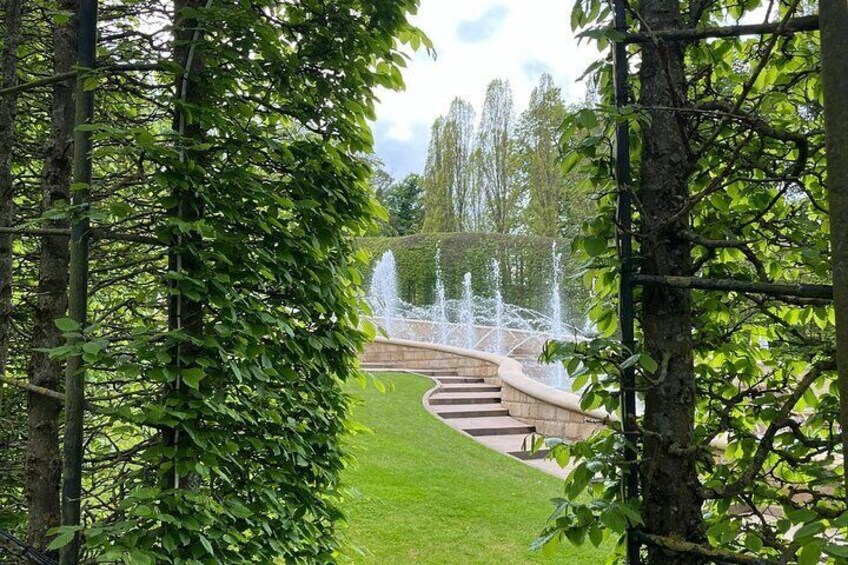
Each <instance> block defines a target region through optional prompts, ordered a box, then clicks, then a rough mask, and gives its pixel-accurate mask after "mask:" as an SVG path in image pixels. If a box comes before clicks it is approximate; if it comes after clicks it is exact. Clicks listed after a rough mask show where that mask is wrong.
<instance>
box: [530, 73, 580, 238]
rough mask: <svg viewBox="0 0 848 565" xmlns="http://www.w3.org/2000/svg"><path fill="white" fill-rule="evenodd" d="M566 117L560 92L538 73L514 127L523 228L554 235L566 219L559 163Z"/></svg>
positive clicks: (536, 232) (561, 172) (542, 234)
mask: <svg viewBox="0 0 848 565" xmlns="http://www.w3.org/2000/svg"><path fill="white" fill-rule="evenodd" d="M565 116H566V108H565V104H563V102H562V92H561V90H560V89H559V88H558V87H557V86H556V85H555V84H554V81H553V78H552V77H551V75H549V74H544V75H542V78H541V80H540V81H539V85H538V86H537V87H536V88H534V89H533V93H532V94H531V95H530V104H529V106H528V108H527V110H526V111H525V112H524V114H522V116H521V120H520V122H519V126H518V136H517V137H518V140H519V144H520V151H521V167H522V169H523V172H524V175H523V180H524V182H525V183H526V186H525V191H526V194H527V195H528V202H527V209H526V227H527V230H528V231H529V232H531V233H533V234H535V235H541V236H547V237H557V236H558V235H560V232H561V228H562V227H563V223H565V222H566V221H567V220H568V217H569V211H570V210H569V206H568V200H567V198H566V192H567V179H566V176H565V174H564V173H563V170H562V167H561V166H560V164H559V148H558V147H559V128H560V126H561V125H562V123H563V120H564V119H565Z"/></svg>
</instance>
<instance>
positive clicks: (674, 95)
mask: <svg viewBox="0 0 848 565" xmlns="http://www.w3.org/2000/svg"><path fill="white" fill-rule="evenodd" d="M639 9H640V12H641V15H642V16H643V17H644V22H645V24H644V25H645V27H646V28H649V29H651V30H654V31H656V30H662V29H668V28H680V27H682V22H681V17H680V9H679V3H678V2H677V0H641V2H640V4H639ZM639 78H640V85H641V86H640V100H639V102H640V104H641V105H642V106H643V107H646V108H653V107H666V108H668V107H675V106H680V105H682V104H683V103H684V99H685V96H686V78H685V74H684V62H683V50H682V48H681V46H680V44H679V43H660V44H654V43H651V44H646V45H644V46H643V49H642V65H641V68H640V71H639ZM681 116H682V115H681V114H678V113H675V112H668V111H652V112H650V116H649V118H650V119H649V121H648V122H647V123H646V124H644V125H643V126H642V158H641V179H640V185H639V189H638V201H639V202H640V204H641V209H640V210H641V228H640V238H639V241H640V252H641V257H642V262H641V271H642V273H644V274H648V275H663V276H668V275H673V276H687V275H690V274H691V270H692V263H691V244H690V243H689V242H688V241H687V240H686V239H685V238H683V237H682V234H683V233H684V232H685V231H686V229H687V227H688V221H689V220H688V217H687V216H686V215H679V214H678V211H679V210H680V209H681V208H682V207H683V206H684V204H685V202H686V200H687V194H688V184H687V178H688V175H689V172H690V170H691V163H690V160H689V158H688V154H687V151H686V139H685V135H686V126H685V124H684V122H683V119H682V117H681ZM642 328H643V332H644V339H645V347H646V349H647V351H648V353H649V354H650V355H651V357H653V358H654V359H655V360H656V361H657V363H658V364H659V369H658V370H657V371H656V373H655V374H654V375H653V376H652V377H651V378H652V379H653V381H654V382H650V383H647V385H646V386H647V391H646V394H645V416H644V423H643V432H644V435H643V446H644V447H643V454H642V463H641V468H640V477H641V487H642V497H643V500H644V508H643V517H644V520H645V528H646V530H647V532H648V533H649V534H655V535H660V536H668V537H675V538H678V539H681V540H685V541H689V542H696V543H698V542H703V541H704V531H703V517H702V513H701V505H702V500H701V497H700V494H699V490H700V489H699V482H698V474H697V471H696V467H695V453H694V452H693V450H692V449H691V447H692V433H693V428H694V420H695V371H694V355H693V345H692V308H691V304H690V291H689V290H688V289H680V288H670V287H663V286H659V285H648V286H646V287H645V289H644V293H643V297H642ZM648 553H649V562H650V563H654V564H660V563H661V564H663V565H675V564H680V565H683V564H691V563H693V561H692V557H690V556H681V555H678V554H675V553H674V552H671V551H668V550H667V549H664V548H661V547H651V548H649V552H648Z"/></svg>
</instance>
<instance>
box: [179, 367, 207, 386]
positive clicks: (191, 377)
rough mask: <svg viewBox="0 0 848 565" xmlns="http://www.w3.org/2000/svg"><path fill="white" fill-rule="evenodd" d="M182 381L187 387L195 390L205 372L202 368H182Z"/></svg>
mask: <svg viewBox="0 0 848 565" xmlns="http://www.w3.org/2000/svg"><path fill="white" fill-rule="evenodd" d="M181 375H182V379H183V382H184V383H185V384H186V385H188V386H189V387H191V388H193V389H195V390H197V389H198V388H199V387H200V381H202V380H203V379H204V377H206V373H205V372H204V371H203V369H199V368H192V369H184V370H183V371H182V372H181Z"/></svg>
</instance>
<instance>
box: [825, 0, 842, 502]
mask: <svg viewBox="0 0 848 565" xmlns="http://www.w3.org/2000/svg"><path fill="white" fill-rule="evenodd" d="M819 7H820V10H819V17H820V19H819V21H820V22H821V46H822V84H823V86H824V98H825V100H824V102H825V106H824V115H825V129H826V132H827V189H828V203H829V204H830V238H831V244H832V247H833V251H832V253H833V257H832V263H833V298H834V300H835V302H836V364H837V367H838V369H839V396H840V403H841V414H840V416H841V422H840V423H841V427H842V430H843V434H842V456H843V460H844V464H845V465H846V468H845V470H846V473H845V478H844V480H845V493H846V496H848V433H845V432H844V430H846V429H848V5H846V4H845V2H844V1H843V0H821V2H819Z"/></svg>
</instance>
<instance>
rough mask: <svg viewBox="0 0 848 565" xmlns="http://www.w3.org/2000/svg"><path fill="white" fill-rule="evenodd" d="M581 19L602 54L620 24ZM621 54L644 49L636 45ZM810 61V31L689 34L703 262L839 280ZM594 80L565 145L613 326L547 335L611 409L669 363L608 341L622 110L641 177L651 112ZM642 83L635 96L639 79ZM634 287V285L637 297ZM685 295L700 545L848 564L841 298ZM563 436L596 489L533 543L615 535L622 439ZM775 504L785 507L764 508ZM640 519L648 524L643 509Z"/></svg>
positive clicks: (594, 286) (716, 12)
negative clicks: (838, 371)
mask: <svg viewBox="0 0 848 565" xmlns="http://www.w3.org/2000/svg"><path fill="white" fill-rule="evenodd" d="M757 5H758V4H757V3H754V4H751V3H745V4H740V5H734V6H731V5H729V4H728V3H714V4H711V5H709V6H704V5H700V6H701V8H699V9H698V10H696V11H694V12H690V11H689V9H688V8H684V10H683V11H684V13H687V14H694V17H695V19H696V21H692V22H690V25H692V26H693V27H708V26H711V25H722V24H726V23H727V22H728V20H729V18H739V17H741V16H743V15H750V13H751V11H752V10H753V9H754V8H755V7H756V6H757ZM636 10H638V7H637V8H636ZM792 10H794V5H793V8H791V9H790V8H789V7H788V3H786V2H782V3H778V4H777V5H775V7H774V8H773V9H772V10H771V17H770V19H771V20H777V19H780V18H783V17H786V16H788V15H791V12H792ZM796 13H797V12H796ZM760 17H762V16H760ZM628 18H629V25H630V26H631V27H632V28H637V27H638V26H639V22H638V20H637V19H636V18H635V17H633V14H630V15H629V16H628ZM572 26H573V27H574V28H575V29H580V30H581V35H582V36H583V37H585V38H588V39H590V40H591V41H594V42H596V43H597V45H598V46H599V48H600V49H601V50H602V51H603V52H604V53H608V50H609V45H610V44H609V39H610V38H611V37H613V36H614V32H613V31H611V29H610V26H611V22H610V13H609V8H608V7H607V6H606V4H603V3H601V2H597V1H594V0H584V1H580V2H577V3H576V4H575V7H574V10H573V17H572ZM629 49H630V54H631V56H632V57H633V58H634V59H635V58H637V57H638V54H637V53H638V51H639V48H638V47H637V46H631V47H630V48H629ZM760 61H763V64H762V65H761V66H759V62H760ZM818 61H819V53H818V45H817V40H816V38H815V37H814V36H812V35H808V34H799V35H794V36H787V37H776V38H774V39H773V41H772V40H771V39H769V40H763V41H761V40H759V39H757V38H746V39H721V40H716V41H705V42H698V43H692V44H689V45H687V49H686V69H687V78H688V80H689V86H688V88H689V91H688V92H686V93H681V104H682V105H684V107H685V108H686V109H687V110H689V111H687V112H681V121H680V123H681V127H684V128H685V129H686V132H687V138H688V139H689V140H690V141H691V143H692V146H691V147H690V151H691V155H692V158H693V164H692V172H691V175H690V177H689V184H690V200H689V201H688V202H685V203H681V206H682V207H685V208H686V212H687V213H688V214H689V215H690V217H691V220H690V225H689V230H690V232H689V233H688V234H682V236H683V237H687V238H690V241H692V243H693V253H692V261H693V271H692V274H693V275H695V276H700V277H713V278H735V279H741V280H749V281H759V282H778V283H798V282H808V283H826V282H827V281H828V280H829V278H830V267H829V246H828V233H827V232H828V218H827V213H826V208H825V205H824V202H826V192H825V179H824V163H823V162H822V158H821V155H823V154H824V152H823V141H824V140H823V137H822V132H823V127H822V108H823V101H822V97H821V85H820V77H819V76H818ZM589 76H590V80H591V81H592V84H593V87H594V88H595V89H596V91H597V92H598V93H599V96H600V98H599V103H598V106H597V107H596V108H587V109H584V110H581V111H579V112H577V113H575V114H573V115H571V116H569V117H568V118H567V119H566V121H565V124H564V127H563V145H564V148H565V149H564V150H565V151H566V153H567V154H568V155H569V156H568V157H566V159H565V161H564V162H563V166H564V167H565V168H566V170H568V171H575V172H578V173H579V174H581V175H585V178H586V180H587V182H588V183H590V184H591V186H592V187H593V188H594V190H595V192H596V193H597V195H598V210H597V215H596V217H595V218H594V219H592V220H590V221H589V222H587V224H586V225H585V229H584V233H583V235H582V236H581V237H580V238H579V239H578V241H576V242H575V251H576V252H578V253H579V254H580V256H581V257H582V259H583V260H584V261H585V262H586V264H587V265H588V267H589V270H588V271H587V272H586V278H585V280H586V282H587V285H588V286H589V287H590V288H591V290H592V292H593V299H592V305H591V308H590V310H589V311H590V317H591V318H592V319H593V320H594V321H595V322H596V323H598V324H599V325H604V324H607V325H608V328H607V331H606V332H604V333H605V334H606V336H607V337H603V338H600V339H599V340H596V341H595V342H594V343H590V344H560V345H558V346H550V347H549V349H548V351H547V352H546V357H547V358H548V359H551V360H554V359H560V360H562V361H563V362H564V363H566V364H568V365H569V367H570V369H571V370H572V372H573V373H575V374H577V375H578V381H579V383H578V384H580V385H585V389H584V391H585V392H584V406H587V405H588V406H605V407H607V408H608V409H609V408H615V407H617V406H618V403H619V400H618V390H619V388H620V385H619V376H620V369H621V367H623V366H635V367H637V375H638V386H639V389H640V390H645V389H646V388H647V387H651V386H660V385H661V382H662V378H663V366H664V363H663V360H662V359H651V358H650V357H649V356H647V355H645V354H644V353H642V352H641V351H640V350H637V351H632V352H631V351H623V350H622V349H621V347H620V345H617V344H616V343H615V342H613V341H610V340H609V336H614V335H615V334H614V332H615V318H616V307H617V286H618V265H617V264H618V260H617V257H616V253H615V245H614V240H613V237H614V225H613V218H614V217H615V214H614V205H615V202H614V198H615V195H614V194H613V193H612V192H611V188H612V187H613V186H614V184H613V179H612V171H611V149H612V147H613V128H614V127H615V125H616V124H618V123H620V122H621V121H627V122H628V124H629V125H630V127H631V128H632V130H633V131H634V132H635V134H634V135H633V136H632V139H633V142H634V143H633V146H632V153H631V156H632V158H631V160H632V164H633V167H634V170H635V171H636V172H635V174H634V178H635V179H638V178H639V156H640V154H641V152H642V147H640V143H639V138H640V136H639V132H640V128H641V127H642V126H643V125H644V124H645V123H646V121H647V120H648V119H649V116H648V113H647V109H644V108H639V107H638V105H636V104H632V105H631V106H628V107H625V108H623V109H621V111H620V112H617V111H616V110H615V109H614V107H613V103H612V82H611V66H610V64H609V58H606V59H603V58H602V59H599V61H598V62H596V63H595V64H593V65H592V66H591V68H590V69H589ZM632 86H633V90H634V92H633V93H631V94H632V99H634V100H635V99H638V97H637V96H635V94H636V93H638V89H639V84H638V80H636V77H635V75H633V81H632ZM637 189H638V181H637ZM637 194H638V190H637ZM635 208H636V210H637V213H636V218H635V220H636V226H637V227H636V232H635V235H636V242H635V243H636V254H637V257H638V256H639V241H640V233H641V231H640V230H648V229H650V227H651V226H650V223H648V222H644V221H643V218H641V216H640V215H639V206H638V203H637V205H636V207H635ZM678 236H680V234H678ZM637 267H639V265H638V264H637ZM640 297H641V291H637V296H636V298H637V306H638V303H639V302H638V301H639V299H640ZM692 301H693V304H694V305H695V311H694V317H695V318H694V320H693V322H692V328H693V329H692V331H693V338H694V342H695V348H696V351H695V371H696V390H695V391H694V392H695V394H696V395H697V396H696V398H697V410H696V414H695V420H694V427H693V431H692V433H693V436H692V444H691V446H687V447H686V449H689V448H691V449H692V450H693V451H692V453H693V456H694V457H695V458H696V461H697V465H698V473H699V478H700V483H701V485H700V489H701V493H702V495H703V497H704V505H703V516H704V522H705V532H704V534H705V540H707V541H708V543H709V545H711V546H713V547H714V548H717V549H719V550H722V551H728V552H737V553H743V554H748V555H756V556H759V557H762V558H767V559H773V560H776V561H779V562H798V563H818V562H827V563H843V562H844V561H845V555H846V549H845V545H844V542H843V541H842V540H844V539H845V536H846V534H848V530H847V529H846V525H848V520H846V516H848V513H846V508H845V503H844V493H843V489H842V486H841V483H842V477H841V463H840V458H841V454H840V453H839V451H838V446H839V441H840V434H839V431H838V429H835V426H834V424H833V422H835V421H838V412H839V409H838V396H837V391H836V387H835V375H834V372H833V362H832V355H833V348H834V316H833V311H832V307H831V306H830V305H827V304H819V303H816V302H815V301H812V302H811V301H804V300H800V301H799V300H780V299H776V298H766V297H762V296H756V295H749V296H746V295H742V294H739V293H727V294H724V293H708V292H693V293H692ZM639 315H640V314H639V312H638V311H637V320H638V318H639ZM638 332H639V328H638V327H637V334H638ZM639 337H640V336H639V335H637V338H639ZM614 437H615V438H617V439H612V438H614ZM711 442H715V444H716V445H719V446H722V445H726V448H724V449H723V450H722V451H721V452H716V451H715V450H713V449H710V448H709V447H708V446H710V443H711ZM562 449H567V450H569V458H570V460H571V461H572V462H576V464H577V466H576V467H575V470H574V472H573V473H572V476H571V478H570V479H569V481H568V483H567V488H568V489H569V494H570V495H576V494H577V493H579V492H588V493H589V494H591V496H592V499H593V502H591V503H589V504H587V505H583V506H581V505H575V504H573V503H564V504H560V505H559V507H558V508H559V509H558V512H559V513H560V514H561V519H557V520H556V522H555V523H554V524H552V525H551V526H550V527H548V528H547V529H546V530H545V531H544V533H543V537H542V538H541V541H540V543H548V542H550V541H551V540H555V539H559V538H561V537H563V536H565V537H568V538H569V539H574V540H578V541H579V539H582V538H583V537H585V536H589V537H590V539H591V536H592V534H593V532H594V531H595V530H594V529H593V528H594V525H595V524H597V523H603V524H604V525H605V526H606V528H604V529H603V530H602V531H603V532H604V533H608V534H610V535H614V536H616V537H617V536H618V535H619V534H620V533H621V532H622V530H623V527H624V522H622V521H621V520H620V519H612V520H610V519H609V517H608V518H607V522H608V523H607V522H604V520H603V518H604V512H606V511H607V509H608V508H609V507H610V506H611V505H614V504H619V503H620V491H619V490H618V489H617V488H615V484H616V482H617V480H618V478H619V476H620V471H621V469H620V461H621V450H622V449H623V440H622V439H621V438H620V436H619V434H618V433H617V431H615V432H607V433H606V434H603V435H601V436H598V437H596V438H592V439H591V440H589V441H588V442H584V443H581V444H578V445H577V446H574V447H571V448H565V447H557V448H556V449H555V450H554V455H556V451H558V450H562ZM640 456H641V457H649V456H650V454H644V453H643V454H641V455H640ZM561 457H563V456H561ZM568 498H569V499H570V496H569V497H568ZM632 510H636V511H639V509H632ZM767 514H772V515H775V516H776V518H775V519H774V520H770V519H764V518H763V516H765V515H767ZM628 515H629V514H628ZM628 519H631V518H628ZM631 521H632V522H633V523H636V524H638V523H639V521H640V520H638V519H637V518H636V516H635V515H634V516H633V517H632V519H631ZM594 535H598V534H597V533H595V534H594ZM820 560H821V561H820Z"/></svg>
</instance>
